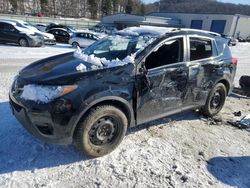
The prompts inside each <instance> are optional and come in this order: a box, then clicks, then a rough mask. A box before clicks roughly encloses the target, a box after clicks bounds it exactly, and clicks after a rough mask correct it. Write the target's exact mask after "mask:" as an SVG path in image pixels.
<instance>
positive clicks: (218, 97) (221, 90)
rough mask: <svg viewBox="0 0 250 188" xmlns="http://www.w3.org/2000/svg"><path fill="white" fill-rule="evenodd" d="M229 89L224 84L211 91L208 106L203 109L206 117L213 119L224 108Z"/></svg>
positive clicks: (219, 84)
mask: <svg viewBox="0 0 250 188" xmlns="http://www.w3.org/2000/svg"><path fill="white" fill-rule="evenodd" d="M226 95H227V89H226V87H225V85H224V84H222V83H218V84H216V85H215V86H214V87H213V89H212V90H211V91H210V93H209V95H208V98H207V101H206V104H205V106H204V107H203V108H202V112H203V114H204V115H206V116H209V117H212V116H215V115H216V114H218V113H219V112H220V111H221V109H222V108H223V106H224V104H225V100H226Z"/></svg>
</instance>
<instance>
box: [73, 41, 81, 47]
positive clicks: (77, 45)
mask: <svg viewBox="0 0 250 188" xmlns="http://www.w3.org/2000/svg"><path fill="white" fill-rule="evenodd" d="M72 47H73V48H77V47H80V45H79V44H78V43H77V42H73V43H72Z"/></svg>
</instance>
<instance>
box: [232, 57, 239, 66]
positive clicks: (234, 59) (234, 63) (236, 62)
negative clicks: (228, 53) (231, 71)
mask: <svg viewBox="0 0 250 188" xmlns="http://www.w3.org/2000/svg"><path fill="white" fill-rule="evenodd" d="M231 62H232V64H233V65H237V64H238V59H237V58H235V57H233V58H232V61H231Z"/></svg>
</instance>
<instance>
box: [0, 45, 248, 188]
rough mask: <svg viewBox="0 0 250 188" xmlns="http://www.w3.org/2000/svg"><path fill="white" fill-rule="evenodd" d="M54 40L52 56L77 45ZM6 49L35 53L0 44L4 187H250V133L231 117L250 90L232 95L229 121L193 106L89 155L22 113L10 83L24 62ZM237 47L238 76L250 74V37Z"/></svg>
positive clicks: (244, 107)
mask: <svg viewBox="0 0 250 188" xmlns="http://www.w3.org/2000/svg"><path fill="white" fill-rule="evenodd" d="M12 48H15V50H14V51H13V49H12ZM47 48H48V51H49V52H48V53H44V54H46V56H47V55H48V54H49V53H50V54H51V51H50V48H51V49H53V50H54V48H56V49H55V51H54V52H55V53H57V52H59V51H61V52H64V51H68V50H71V49H70V48H60V47H59V48H57V47H46V48H44V49H46V50H47ZM5 49H6V51H8V53H11V55H12V57H13V61H11V63H20V65H21V66H24V65H25V64H27V63H28V61H26V59H25V58H29V52H28V51H27V54H26V56H25V55H22V53H20V52H19V50H20V51H22V50H23V53H25V50H24V49H22V48H19V47H3V46H0V53H1V55H0V77H1V81H0V187H4V188H8V187H11V188H12V187H22V188H26V187H53V188H57V187H58V188H59V187H197V188H198V187H199V188H203V187H204V188H208V187H239V188H249V187H250V175H249V172H250V165H249V164H250V150H249V145H250V133H249V132H247V131H245V130H239V129H236V128H234V127H231V126H229V125H227V124H226V123H225V122H226V121H227V120H230V119H233V118H235V117H234V115H233V112H235V111H239V110H240V111H241V112H242V114H243V115H246V114H249V113H250V100H249V98H245V97H243V96H237V95H232V96H231V97H228V99H227V102H226V105H225V107H224V108H223V111H222V112H221V113H220V118H221V119H222V120H223V122H222V123H220V122H219V123H215V122H214V121H210V120H207V119H205V118H203V117H202V116H200V115H199V114H198V113H195V112H188V113H185V114H180V115H176V116H171V117H168V118H164V119H161V120H158V121H155V122H152V123H150V124H146V125H143V126H140V127H137V128H132V129H129V131H128V134H127V135H126V137H125V138H124V140H123V142H122V143H121V145H120V146H119V147H118V148H117V149H116V150H115V151H114V152H113V153H111V154H109V155H107V156H104V157H101V158H97V159H90V158H87V157H86V156H84V155H82V154H81V153H79V152H78V151H77V150H76V149H75V148H74V147H73V146H59V145H51V144H45V143H44V142H42V141H39V140H37V139H35V138H34V137H32V136H31V135H30V134H29V133H27V132H26V130H25V129H24V128H22V126H21V125H20V124H19V123H18V122H17V121H16V119H15V118H14V117H13V115H12V114H11V110H10V108H9V104H8V89H9V87H10V84H11V82H12V79H13V77H14V75H15V74H16V71H17V70H18V69H19V66H16V67H15V66H11V64H9V66H8V65H4V64H2V62H3V61H2V54H4V57H7V58H5V60H6V59H8V58H9V59H11V58H12V57H9V55H8V54H7V52H6V53H4V52H3V50H5ZM36 50H38V49H36ZM40 50H41V51H43V49H42V48H41V49H40ZM53 50H52V51H53ZM232 51H233V54H234V55H235V56H236V57H238V59H239V68H238V71H237V76H239V75H240V74H244V73H248V74H249V66H247V63H248V59H250V54H249V53H248V52H249V51H250V44H239V45H238V46H236V47H233V48H232ZM16 53H17V54H19V55H20V56H22V58H20V61H16V60H15V59H18V58H19V56H17V55H16ZM33 53H34V56H35V57H38V55H37V54H36V53H35V52H33ZM37 53H43V52H37ZM14 54H15V55H14ZM30 54H32V53H30ZM36 55H37V56H36ZM39 58H40V56H39ZM243 65H244V66H243ZM247 69H248V70H247Z"/></svg>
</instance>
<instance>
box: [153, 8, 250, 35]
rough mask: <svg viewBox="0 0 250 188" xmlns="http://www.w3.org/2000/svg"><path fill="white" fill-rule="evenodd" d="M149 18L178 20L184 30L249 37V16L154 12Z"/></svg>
mask: <svg viewBox="0 0 250 188" xmlns="http://www.w3.org/2000/svg"><path fill="white" fill-rule="evenodd" d="M149 16H157V17H166V18H172V19H178V20H180V21H181V24H182V25H184V26H185V27H186V28H194V29H203V30H207V31H213V32H217V33H220V34H225V35H230V36H234V37H238V36H240V37H243V38H247V37H248V36H250V16H244V15H239V14H235V15H229V14H186V13H164V12H154V13H150V14H149Z"/></svg>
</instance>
